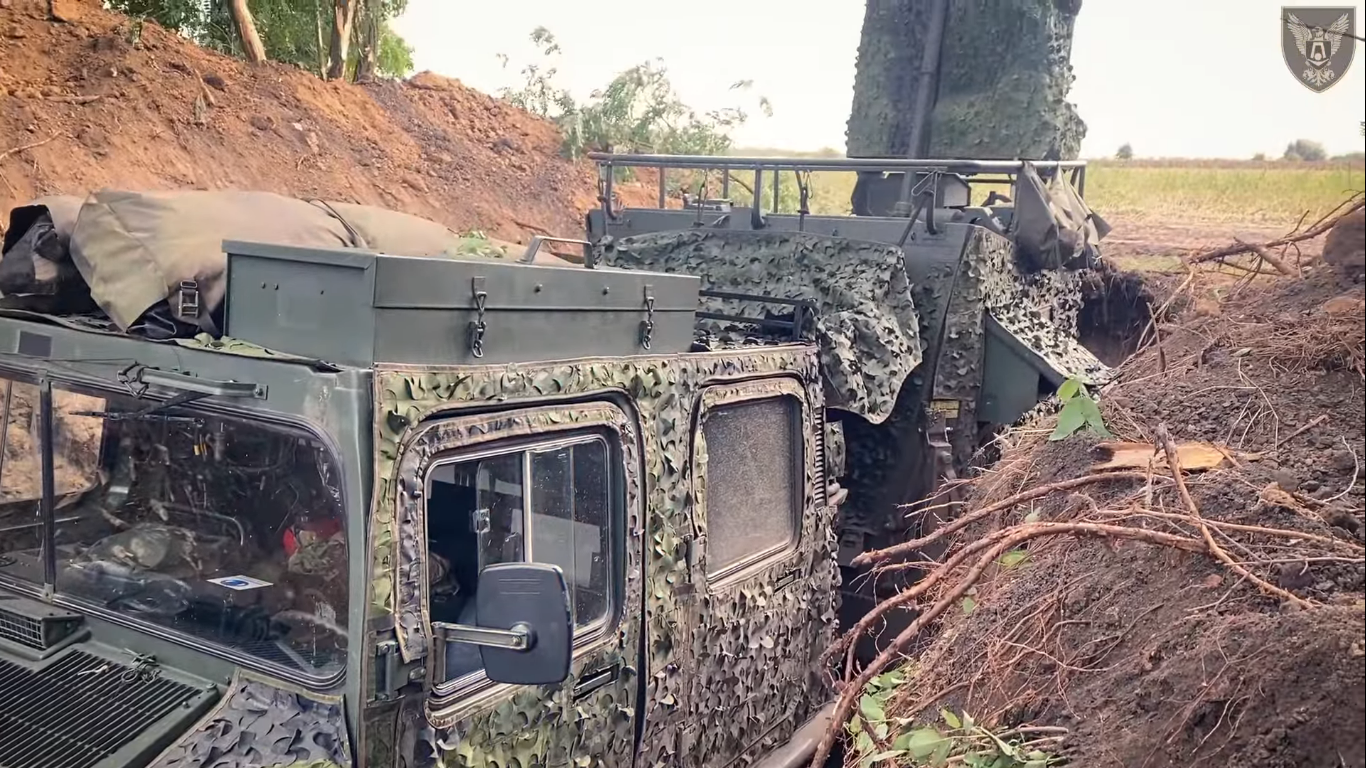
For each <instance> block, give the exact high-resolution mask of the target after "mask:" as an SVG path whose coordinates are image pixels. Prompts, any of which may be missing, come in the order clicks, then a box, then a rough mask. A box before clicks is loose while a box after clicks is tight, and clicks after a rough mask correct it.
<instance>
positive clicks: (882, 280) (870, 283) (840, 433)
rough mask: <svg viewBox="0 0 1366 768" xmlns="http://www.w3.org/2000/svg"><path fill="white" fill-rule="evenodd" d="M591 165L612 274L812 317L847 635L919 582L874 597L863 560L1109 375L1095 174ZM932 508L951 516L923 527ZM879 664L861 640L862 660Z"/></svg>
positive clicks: (914, 164)
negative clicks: (844, 177)
mask: <svg viewBox="0 0 1366 768" xmlns="http://www.w3.org/2000/svg"><path fill="white" fill-rule="evenodd" d="M591 157H593V159H594V160H595V161H596V162H597V163H598V164H599V168H600V174H599V177H600V180H601V182H600V185H601V188H602V192H603V194H602V198H603V200H604V201H606V202H605V203H604V205H602V206H601V207H600V208H598V209H597V210H595V211H593V212H592V213H590V214H589V216H588V219H587V225H586V226H587V229H588V232H589V239H590V240H593V241H594V242H595V243H596V244H597V247H598V250H599V251H601V252H602V255H601V256H600V258H602V259H603V260H604V261H605V262H606V263H610V264H613V265H614V266H619V267H622V268H640V267H643V268H647V269H656V270H660V271H665V272H684V273H689V274H696V275H700V276H701V277H702V285H703V288H704V289H710V290H711V292H710V293H704V296H703V303H704V307H703V309H704V312H703V315H704V316H725V315H727V314H749V315H762V314H765V313H766V312H767V309H768V308H766V307H764V306H761V305H757V304H754V303H752V302H749V301H747V300H745V299H741V298H738V297H737V296H735V295H730V294H749V295H753V294H760V295H764V296H768V297H775V298H783V299H787V300H799V301H806V302H809V303H810V304H811V305H812V306H814V307H815V313H814V317H815V320H814V325H813V328H812V331H813V338H816V339H817V340H818V341H819V345H820V347H821V350H822V351H821V367H822V372H823V376H824V381H825V389H826V398H827V407H828V408H829V416H828V420H829V423H830V429H831V431H832V435H831V438H830V439H831V441H832V443H833V444H835V445H837V446H839V450H837V451H832V453H833V454H834V455H835V456H837V457H839V459H838V460H837V461H836V462H835V464H834V466H835V469H834V470H832V471H833V472H834V473H835V477H833V478H832V480H833V481H834V482H835V483H836V484H838V485H839V486H842V487H843V488H844V489H845V490H846V491H847V495H848V502H847V503H846V504H844V505H842V507H841V511H842V514H841V516H840V518H839V520H838V521H837V530H838V535H839V537H840V546H839V562H840V565H841V568H842V569H843V578H842V584H843V585H844V587H843V591H844V594H843V599H842V602H841V613H842V621H841V624H842V625H843V626H849V625H851V624H852V623H854V622H855V621H857V619H858V617H860V616H862V615H863V614H864V613H865V612H866V611H867V610H868V609H869V608H871V606H872V604H873V602H874V601H876V600H877V599H879V598H880V597H885V596H886V595H888V594H890V593H892V592H894V591H896V590H898V589H900V588H901V587H902V586H903V582H902V581H901V577H902V576H904V575H906V574H908V573H911V574H913V573H914V571H901V572H899V573H898V577H897V578H882V579H880V580H879V579H874V578H872V577H871V574H869V573H866V572H863V571H860V570H859V569H856V568H853V567H852V563H851V561H852V560H853V559H854V557H855V556H857V555H858V554H859V553H861V552H864V551H867V550H869V549H880V548H883V547H887V546H891V545H893V544H896V543H898V542H901V541H905V540H906V539H908V538H912V537H914V536H915V535H916V534H917V533H923V532H927V530H928V529H929V528H932V527H933V526H935V525H938V524H939V523H940V522H941V517H942V515H943V514H945V513H948V512H951V510H950V509H949V508H946V507H943V506H941V505H942V504H943V503H945V502H948V501H951V500H952V498H953V497H954V495H955V494H954V492H953V491H952V490H951V489H952V487H953V484H952V481H953V480H955V479H957V478H961V477H963V476H964V474H965V473H966V472H968V471H969V469H970V466H971V465H972V464H973V462H974V457H976V456H978V455H979V451H980V450H981V449H982V448H983V447H984V446H985V445H986V444H987V443H988V441H989V440H990V438H991V437H992V436H993V435H994V434H995V433H996V432H997V431H999V429H1000V428H1001V427H1003V426H1005V425H1009V424H1012V423H1014V422H1015V421H1017V420H1018V419H1019V418H1020V417H1021V416H1022V415H1024V414H1025V413H1026V412H1027V411H1029V410H1031V409H1033V408H1034V407H1035V406H1036V405H1037V404H1038V403H1039V402H1040V401H1041V400H1044V399H1046V398H1047V397H1048V396H1049V395H1051V394H1052V393H1053V392H1054V391H1056V390H1057V388H1058V387H1059V386H1060V385H1061V384H1062V383H1063V382H1064V381H1065V380H1066V379H1068V378H1076V379H1078V380H1080V381H1082V382H1083V383H1086V384H1090V385H1097V384H1103V383H1104V382H1105V381H1106V380H1108V377H1109V376H1110V374H1111V371H1110V368H1109V367H1108V366H1107V365H1106V364H1105V363H1104V362H1102V361H1101V360H1100V359H1099V358H1097V357H1096V355H1095V354H1093V353H1092V352H1091V351H1090V350H1089V349H1088V348H1087V347H1086V346H1084V345H1083V344H1082V343H1081V341H1080V340H1081V337H1082V329H1081V328H1079V318H1080V317H1081V315H1082V312H1083V309H1084V304H1085V301H1086V299H1087V297H1088V293H1087V292H1086V291H1085V290H1084V288H1085V287H1087V282H1088V279H1089V278H1093V277H1094V276H1095V274H1096V273H1095V270H1096V268H1097V267H1098V266H1100V262H1099V244H1098V243H1099V241H1100V240H1101V239H1102V238H1103V237H1104V236H1105V234H1106V233H1108V232H1109V225H1108V224H1107V223H1106V222H1105V221H1104V219H1103V218H1101V217H1099V216H1098V215H1096V214H1095V213H1094V212H1093V211H1091V210H1090V208H1089V207H1088V206H1087V205H1086V204H1085V202H1084V201H1083V200H1082V194H1083V193H1084V190H1085V185H1086V164H1085V163H1084V162H1081V161H1064V162H1038V163H1031V162H1024V161H991V160H900V159H886V158H883V159H851V158H778V157H725V158H717V157H709V156H708V157H700V156H699V157H684V156H649V155H613V154H606V153H603V154H594V155H591ZM624 169H630V170H631V172H632V173H633V174H634V176H635V177H636V178H638V179H643V180H647V181H649V182H650V183H651V184H653V185H654V186H655V188H656V191H657V194H658V197H657V200H655V201H653V202H654V203H655V204H654V205H648V204H647V205H636V206H622V205H620V204H619V203H618V202H617V201H616V198H617V197H618V195H617V194H616V184H617V179H618V176H619V175H621V173H622V171H623V170H624ZM812 173H823V174H827V175H828V174H839V173H843V174H848V175H851V176H855V177H856V179H857V181H856V182H855V184H854V185H853V186H854V188H855V190H856V191H855V195H854V200H853V201H851V208H852V213H853V215H842V216H832V215H812V214H811V213H810V212H809V210H807V209H808V207H809V206H808V204H807V201H808V200H809V198H810V191H811V182H810V174H812ZM670 174H673V176H670ZM685 179H686V183H690V184H692V185H693V186H692V187H687V186H686V183H685ZM784 179H786V183H789V184H796V186H797V187H798V194H797V195H796V199H797V200H798V203H797V210H796V211H787V212H780V211H779V209H778V205H779V201H780V200H781V199H783V195H782V194H781V186H780V185H781V184H783V183H784ZM733 184H738V185H743V191H744V192H745V193H746V196H747V197H748V198H749V199H751V200H753V199H755V195H754V194H753V193H754V192H755V191H759V190H763V191H765V192H766V193H768V195H767V201H768V202H767V204H766V207H765V205H764V203H763V200H764V198H759V199H760V204H759V205H753V204H751V205H750V206H748V207H741V206H737V205H734V204H733V203H732V200H731V192H732V191H734V190H736V189H737V187H733V186H732V185H733ZM707 190H710V191H711V192H712V193H719V195H718V196H717V197H710V196H708V194H706V191H707ZM674 193H676V194H674ZM670 194H674V197H677V198H680V200H679V201H674V200H671V199H670V197H669V195H670ZM1102 298H1103V295H1102ZM845 446H847V451H846V450H845ZM846 453H847V456H848V460H847V461H845V460H844V459H843V457H844V456H845V455H846ZM917 502H920V503H921V504H922V506H923V507H928V508H937V509H929V510H928V511H925V512H924V513H923V514H919V515H912V514H908V511H907V509H906V506H907V505H910V504H914V503H917ZM922 554H923V556H934V555H936V554H938V552H937V551H936V552H926V553H922ZM913 618H914V615H913V614H912V613H910V612H909V611H908V612H903V613H901V614H899V615H898V617H897V621H898V622H902V623H905V622H909V621H910V620H911V619H913ZM894 628H895V627H888V629H894ZM896 634H897V633H896V632H895V631H884V633H883V636H884V637H887V638H890V637H894V636H895V635H896ZM880 647H881V645H880V643H879V642H878V641H877V638H864V639H863V643H862V647H861V650H860V653H859V657H860V658H862V659H864V660H866V659H868V658H870V657H871V655H874V654H875V652H876V651H878V650H879V649H880Z"/></svg>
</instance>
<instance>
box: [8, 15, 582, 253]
mask: <svg viewBox="0 0 1366 768" xmlns="http://www.w3.org/2000/svg"><path fill="white" fill-rule="evenodd" d="M46 5H47V4H46V2H34V0H5V2H3V3H0V180H2V181H0V211H3V212H7V211H8V210H9V209H10V208H11V207H13V206H15V205H20V204H22V203H24V202H26V201H28V200H31V199H32V198H34V197H37V196H39V195H44V194H52V193H65V194H77V195H83V194H85V193H87V192H89V191H91V190H94V189H98V188H100V187H103V186H115V187H120V188H125V189H128V188H131V189H221V188H238V189H258V190H267V191H273V192H279V193H283V194H289V195H295V196H300V197H316V198H323V199H327V200H340V201H347V202H357V203H364V204H369V205H379V206H385V207H388V208H393V209H396V210H401V211H405V212H407V213H412V214H416V215H419V216H424V217H427V218H430V219H434V220H437V221H440V222H442V223H444V224H446V225H447V226H450V227H452V228H453V229H456V230H457V231H467V230H481V231H484V232H486V233H487V234H488V235H490V236H492V237H498V238H500V239H504V240H514V241H521V242H525V241H526V238H527V237H528V236H529V235H531V234H538V233H546V234H554V235H560V236H569V237H577V236H581V233H582V231H583V213H584V212H585V211H587V210H588V209H589V208H591V207H592V206H593V205H595V204H596V197H597V182H596V174H595V171H594V169H593V168H592V166H591V164H588V163H583V162H571V161H569V160H567V159H564V158H563V157H561V155H560V152H559V146H560V138H559V134H558V132H557V131H556V129H555V127H554V126H553V125H551V124H550V123H548V122H546V121H544V120H541V119H538V118H536V117H534V116H532V115H530V114H528V113H526V112H523V111H521V110H519V109H517V108H515V107H512V106H510V105H508V104H505V103H504V102H501V101H499V100H497V99H494V98H492V97H490V96H487V95H485V94H482V93H479V92H477V91H474V90H472V89H469V88H466V87H465V86H463V85H461V84H460V83H459V82H458V81H456V80H450V79H447V78H443V77H439V76H437V75H433V74H431V73H422V74H419V75H416V76H414V77H412V78H411V79H409V80H407V81H402V82H395V81H386V82H379V83H374V84H369V85H354V84H350V83H339V82H325V81H323V80H321V79H319V78H318V77H316V76H313V75H311V74H308V73H306V72H302V71H299V70H297V69H294V68H292V67H288V66H285V65H280V64H272V63H268V64H262V65H250V64H247V63H245V62H243V61H240V60H236V59H233V58H230V57H226V56H221V55H218V54H215V53H212V52H209V51H206V50H203V49H201V48H199V47H197V46H195V45H193V44H191V43H189V42H188V41H186V40H184V39H183V38H181V37H179V36H177V35H175V34H173V33H171V32H168V31H166V30H164V29H162V28H160V27H158V26H156V25H155V24H153V23H151V22H147V23H144V24H141V25H139V24H137V23H135V22H134V21H132V20H130V19H128V18H126V17H123V16H120V15H118V14H114V13H110V12H106V11H104V10H102V9H101V8H99V7H98V6H99V4H98V3H97V2H94V1H93V0H89V1H88V2H78V1H77V0H67V2H65V3H63V6H62V9H63V16H64V17H66V18H68V19H69V21H67V22H65V23H58V22H53V21H50V20H48V18H47V9H46ZM25 146H28V147H29V148H28V149H22V150H21V149H19V148H20V147H25ZM16 150H17V151H16ZM3 218H4V217H3V216H0V219H3Z"/></svg>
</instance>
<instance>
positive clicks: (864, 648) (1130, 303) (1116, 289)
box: [840, 264, 1157, 664]
mask: <svg viewBox="0 0 1366 768" xmlns="http://www.w3.org/2000/svg"><path fill="white" fill-rule="evenodd" d="M1082 292H1083V294H1082V300H1083V303H1082V307H1081V310H1080V316H1079V318H1078V327H1079V332H1080V341H1081V343H1082V345H1083V346H1085V347H1086V348H1087V349H1088V350H1090V351H1091V353H1092V354H1094V355H1095V356H1096V357H1097V358H1099V359H1100V360H1101V361H1102V362H1104V363H1105V364H1106V365H1108V366H1110V367H1112V368H1113V367H1116V366H1118V365H1120V364H1122V363H1123V362H1124V361H1125V360H1127V359H1128V358H1129V357H1130V356H1131V355H1133V354H1134V353H1136V352H1137V351H1138V348H1139V344H1140V343H1141V342H1142V337H1143V334H1144V332H1145V330H1146V329H1147V328H1148V325H1149V323H1150V322H1151V320H1152V316H1153V306H1154V305H1155V304H1157V302H1156V301H1155V300H1154V297H1153V293H1152V291H1151V289H1150V288H1149V287H1148V286H1147V285H1146V284H1145V283H1144V280H1143V278H1142V276H1140V275H1138V274H1136V273H1132V272H1126V271H1122V270H1118V269H1115V268H1114V267H1112V266H1110V265H1108V264H1103V265H1102V266H1101V267H1100V268H1099V269H1097V270H1096V271H1094V272H1092V273H1091V274H1090V275H1089V276H1088V278H1087V279H1086V280H1085V281H1084V282H1083V284H1082ZM902 426H903V427H904V426H905V425H902ZM1008 427H1009V425H984V426H983V427H982V428H981V429H980V431H979V435H978V441H977V450H976V451H975V452H974V454H973V457H972V459H971V461H970V462H969V463H968V465H967V466H966V467H964V468H963V471H964V473H965V475H966V476H967V477H972V476H975V475H978V474H980V473H982V472H984V471H988V470H990V469H991V468H992V466H993V465H994V464H995V463H996V462H997V461H998V460H999V459H1000V447H999V445H998V443H997V442H996V440H995V438H996V436H997V435H998V434H1000V433H1001V432H1003V431H1004V430H1005V429H1007V428H1008ZM846 429H847V430H850V431H849V432H848V433H847V434H848V438H849V439H850V441H851V444H852V442H853V441H855V440H873V441H875V440H878V439H886V438H887V435H885V434H881V432H882V431H892V430H891V429H890V428H886V427H884V428H883V429H882V430H879V429H878V428H870V427H867V426H866V425H855V424H849V425H847V426H846ZM908 495H909V496H911V497H914V496H915V494H914V493H911V494H908ZM945 500H946V499H945ZM943 522H944V521H943V520H942V519H938V517H937V516H931V517H930V518H928V519H927V520H926V521H925V523H922V525H924V524H928V525H929V526H930V528H933V527H937V525H939V524H942V523H943ZM928 531H929V529H922V530H921V533H928ZM886 543H889V542H883V545H885V544H886ZM949 545H950V542H949V541H947V540H946V541H941V542H939V543H938V544H937V545H935V551H934V552H921V553H920V555H919V558H916V559H931V560H932V559H937V558H938V557H939V556H941V555H942V554H943V550H944V549H945V548H947V547H948V546H949ZM914 573H915V572H913V571H902V572H900V573H899V574H897V576H896V577H895V578H887V577H886V576H884V577H882V578H878V579H875V581H876V582H878V583H877V587H876V588H874V590H873V591H874V592H875V593H876V594H877V598H886V597H888V596H890V595H891V594H894V593H896V592H898V591H900V590H902V589H905V588H907V587H908V586H909V585H910V584H912V583H914V582H915V581H916V580H917V577H916V576H914V575H912V574H914ZM844 576H845V578H846V579H852V580H854V581H855V582H856V583H859V584H861V585H863V586H864V587H865V589H866V588H868V587H871V586H872V585H871V583H868V581H867V580H868V579H869V577H870V574H868V573H864V572H860V571H859V570H857V569H845V574H844ZM877 598H875V597H874V595H872V594H852V593H849V592H846V594H845V601H846V605H845V606H843V610H842V611H841V620H840V623H841V627H842V628H843V629H848V628H849V627H851V626H852V625H853V624H854V623H856V622H857V620H858V618H860V617H861V616H862V613H863V611H866V610H867V609H869V608H871V606H872V605H873V603H875V602H877ZM915 616H916V612H915V611H914V610H904V611H896V612H894V614H892V615H889V616H888V617H887V622H886V624H885V625H884V626H883V627H882V628H881V632H879V633H878V635H879V636H877V637H868V638H865V639H864V640H863V641H862V642H860V643H859V646H860V649H859V651H858V653H857V658H858V661H859V663H860V664H866V663H868V662H869V661H871V660H872V657H873V656H875V655H876V653H877V652H879V651H880V650H881V649H882V647H884V645H885V642H886V640H887V638H888V637H890V636H894V635H896V634H897V632H899V631H900V630H901V629H904V628H905V626H907V625H908V624H909V623H910V622H911V621H912V620H913V619H914V618H915ZM932 640H933V635H932V633H927V634H926V635H925V637H923V638H921V639H919V640H918V641H917V642H916V643H915V645H914V646H913V647H912V648H911V649H909V651H908V653H909V654H910V655H912V656H913V655H915V654H916V653H917V652H918V650H919V648H920V647H922V646H924V645H927V644H928V643H930V642H932Z"/></svg>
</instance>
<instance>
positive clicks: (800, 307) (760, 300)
mask: <svg viewBox="0 0 1366 768" xmlns="http://www.w3.org/2000/svg"><path fill="white" fill-rule="evenodd" d="M697 293H698V296H700V297H702V298H704V299H708V298H710V299H729V300H732V301H751V302H754V303H756V304H777V305H780V306H786V307H792V319H791V320H784V319H781V318H772V317H750V316H748V315H729V314H725V313H721V312H703V311H698V312H697V317H698V319H702V320H721V321H724V322H730V323H744V324H748V325H752V326H754V327H755V328H757V329H759V330H760V331H786V332H787V340H788V341H792V342H798V341H801V340H802V333H803V332H805V331H806V329H807V328H809V327H810V326H811V324H812V322H813V321H814V320H815V317H816V304H815V303H814V302H812V301H809V300H806V299H779V298H775V297H772V296H761V295H758V294H751V293H732V292H729V291H712V290H706V289H703V290H700V291H698V292H697Z"/></svg>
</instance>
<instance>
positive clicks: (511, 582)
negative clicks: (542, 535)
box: [432, 563, 574, 685]
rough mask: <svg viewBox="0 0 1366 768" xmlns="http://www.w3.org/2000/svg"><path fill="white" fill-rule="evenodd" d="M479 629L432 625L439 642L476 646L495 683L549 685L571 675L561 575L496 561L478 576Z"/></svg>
mask: <svg viewBox="0 0 1366 768" xmlns="http://www.w3.org/2000/svg"><path fill="white" fill-rule="evenodd" d="M475 600H476V603H475V616H476V621H477V626H468V625H464V624H447V623H444V622H433V623H432V629H433V630H434V631H435V633H436V634H437V636H438V639H440V638H442V637H444V639H445V641H448V642H453V643H467V644H469V645H476V646H478V647H479V654H480V656H481V658H482V660H483V664H484V674H485V675H486V676H487V677H488V679H490V680H492V681H494V682H496V683H511V684H514V685H551V684H554V683H560V682H564V680H565V678H567V677H569V664H570V658H571V656H572V651H573V645H574V642H573V640H574V638H573V635H574V630H573V621H572V619H571V618H570V604H569V587H568V585H567V584H566V583H565V579H564V572H563V571H561V570H560V569H559V567H557V566H554V565H543V564H540V563H498V564H496V565H490V566H488V567H487V568H485V569H484V570H483V571H482V572H480V574H479V589H478V591H477V593H476V596H475Z"/></svg>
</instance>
